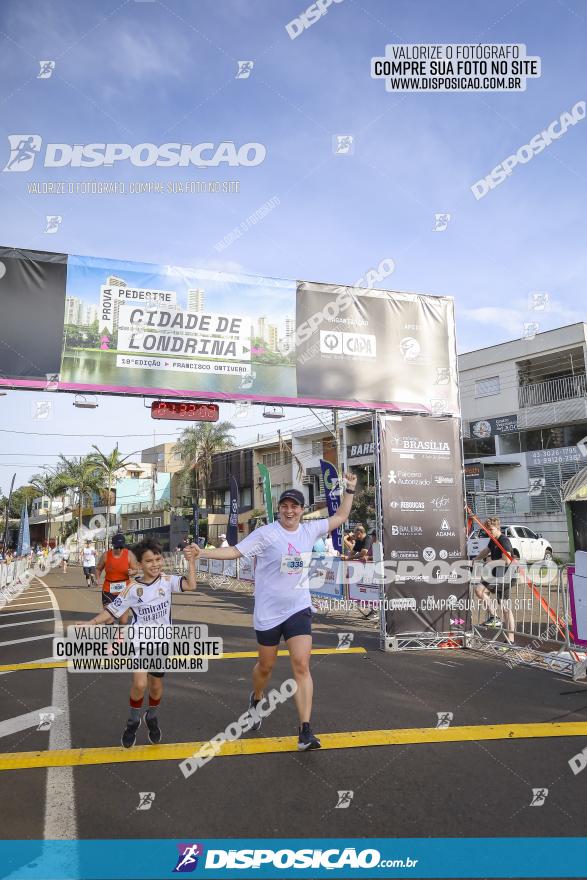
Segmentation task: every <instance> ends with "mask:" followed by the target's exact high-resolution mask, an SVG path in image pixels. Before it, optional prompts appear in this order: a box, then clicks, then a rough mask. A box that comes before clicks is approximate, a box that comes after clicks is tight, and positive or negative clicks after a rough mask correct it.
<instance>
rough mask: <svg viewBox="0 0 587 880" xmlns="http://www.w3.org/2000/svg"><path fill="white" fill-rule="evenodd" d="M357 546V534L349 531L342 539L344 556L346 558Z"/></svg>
mask: <svg viewBox="0 0 587 880" xmlns="http://www.w3.org/2000/svg"><path fill="white" fill-rule="evenodd" d="M354 546H355V536H354V535H353V533H352V532H347V533H346V534H345V535H344V537H343V539H342V552H343V556H344V558H345V559H346V558H347V557H348V555H349V554H350V553H352V552H353V547H354Z"/></svg>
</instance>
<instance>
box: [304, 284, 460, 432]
mask: <svg viewBox="0 0 587 880" xmlns="http://www.w3.org/2000/svg"><path fill="white" fill-rule="evenodd" d="M316 315H319V316H320V318H321V320H319V321H317V320H316V317H315V316H316ZM296 323H297V326H298V336H302V335H303V337H304V338H303V341H300V344H299V345H298V348H297V353H296V354H297V357H296V377H297V385H298V393H299V394H300V396H303V397H314V398H320V399H324V400H329V399H335V398H336V397H337V396H338V395H339V394H340V391H339V389H340V388H341V387H345V388H352V389H353V396H354V397H356V399H357V400H359V401H370V402H377V401H393V402H394V403H397V404H398V407H399V408H401V409H408V410H419V411H422V412H431V411H432V410H433V409H434V411H435V412H441V413H447V414H449V413H450V414H454V415H457V414H458V412H459V409H458V398H457V369H456V354H455V335H454V314H453V300H452V299H450V298H448V297H428V296H420V295H418V294H407V293H397V292H393V293H392V292H388V291H379V290H371V291H369V292H368V293H367V292H366V291H364V292H363V294H362V295H359V291H358V290H357V289H356V288H348V287H337V286H335V285H332V284H315V283H309V282H300V283H299V284H298V286H297V292H296ZM302 329H303V330H304V331H305V332H304V333H300V331H301V330H302ZM432 401H436V402H435V403H433V402H432Z"/></svg>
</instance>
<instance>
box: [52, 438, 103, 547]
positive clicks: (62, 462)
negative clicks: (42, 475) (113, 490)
mask: <svg viewBox="0 0 587 880" xmlns="http://www.w3.org/2000/svg"><path fill="white" fill-rule="evenodd" d="M58 470H59V479H60V480H61V485H62V486H63V487H68V488H71V489H74V491H75V496H76V501H77V506H78V520H77V549H78V553H79V550H80V547H81V537H82V535H81V531H82V511H83V506H84V501H85V500H86V499H88V498H89V497H91V495H92V493H93V492H99V491H100V490H101V489H103V488H104V471H102V470H100V468H99V467H98V465H97V463H96V460H95V458H94V457H93V456H91V455H83V456H74V457H73V458H67V457H66V456H65V455H63V453H61V455H60V456H59V465H58Z"/></svg>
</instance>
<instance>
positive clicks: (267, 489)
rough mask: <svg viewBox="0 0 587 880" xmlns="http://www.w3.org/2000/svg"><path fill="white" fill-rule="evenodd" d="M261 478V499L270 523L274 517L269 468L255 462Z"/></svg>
mask: <svg viewBox="0 0 587 880" xmlns="http://www.w3.org/2000/svg"><path fill="white" fill-rule="evenodd" d="M257 467H258V468H259V473H260V474H261V479H262V480H263V499H264V502H265V510H266V511H267V522H268V523H272V522H273V520H274V519H275V517H274V515H273V498H272V496H271V474H270V473H269V468H268V467H267V466H266V465H264V464H257Z"/></svg>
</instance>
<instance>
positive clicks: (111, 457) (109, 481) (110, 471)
mask: <svg viewBox="0 0 587 880" xmlns="http://www.w3.org/2000/svg"><path fill="white" fill-rule="evenodd" d="M92 449H95V450H96V452H95V453H91V455H90V456H89V457H90V458H92V459H93V460H94V461H95V463H96V466H97V467H98V469H99V470H100V471H102V473H103V474H104V481H105V485H106V486H107V491H108V495H107V498H106V507H107V509H108V514H107V520H108V526H110V504H111V498H110V496H111V494H112V489H113V486H114V482H115V480H114V473H115V471H117V470H118V469H119V468H121V467H122V466H123V464H124V463H125V462H127V461H128V460H129V458H131V457H132V456H133V455H134V454H135V453H134V452H131V453H130V454H129V455H121V454H120V452H119V451H118V443H117V444H116V446H115V447H114V449H113V450H112V452H102V450H101V449H98V447H97V446H96V445H95V444H94V443H93V444H92ZM109 546H110V533H109V531H108V529H106V549H108V547H109Z"/></svg>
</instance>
